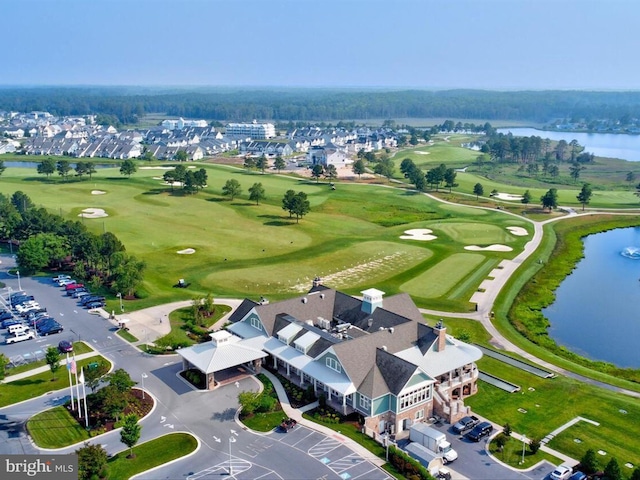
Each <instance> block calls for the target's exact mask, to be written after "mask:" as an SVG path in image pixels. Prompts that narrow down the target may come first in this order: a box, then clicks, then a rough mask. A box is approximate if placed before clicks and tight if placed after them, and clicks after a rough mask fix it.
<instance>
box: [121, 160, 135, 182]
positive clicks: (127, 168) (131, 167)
mask: <svg viewBox="0 0 640 480" xmlns="http://www.w3.org/2000/svg"><path fill="white" fill-rule="evenodd" d="M137 170H138V168H137V167H136V164H135V162H134V161H133V160H131V159H129V158H127V159H126V160H124V161H123V162H122V165H121V166H120V174H121V175H126V176H127V177H128V178H131V175H133V174H134V173H136V171H137Z"/></svg>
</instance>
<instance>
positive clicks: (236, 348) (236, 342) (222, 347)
mask: <svg viewBox="0 0 640 480" xmlns="http://www.w3.org/2000/svg"><path fill="white" fill-rule="evenodd" d="M263 342H264V337H262V338H260V337H254V338H248V339H245V340H242V339H241V338H240V337H237V336H235V335H233V334H231V333H229V332H227V331H226V330H220V331H217V332H214V333H212V334H211V342H207V343H201V344H199V345H194V346H193V347H188V348H182V349H180V350H178V354H179V355H180V356H181V357H182V366H183V369H184V370H188V369H191V368H195V369H198V370H199V371H200V372H202V373H203V374H204V375H205V389H207V390H213V389H214V388H216V387H217V386H220V385H224V384H227V383H232V382H235V381H237V380H238V379H239V378H241V377H242V376H244V375H246V374H247V373H260V368H261V365H262V359H263V358H264V357H266V356H267V354H266V353H265V352H263V351H262V348H261V347H262V343H263Z"/></svg>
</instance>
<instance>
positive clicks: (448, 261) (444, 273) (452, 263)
mask: <svg viewBox="0 0 640 480" xmlns="http://www.w3.org/2000/svg"><path fill="white" fill-rule="evenodd" d="M485 258H486V257H485V256H484V255H482V254H479V253H455V254H453V255H451V256H450V257H448V258H445V259H444V260H442V261H441V262H440V263H438V264H436V265H434V266H433V267H431V268H430V269H429V270H427V271H426V272H423V273H422V274H420V275H418V276H417V277H415V278H414V279H412V280H409V281H408V282H405V283H403V284H402V285H400V289H401V290H402V291H404V292H407V293H408V294H410V295H415V296H417V297H424V298H437V297H441V296H443V295H444V294H446V293H447V292H448V291H449V290H451V289H452V288H453V287H455V286H456V285H457V284H458V282H460V281H461V280H462V279H463V278H464V277H465V276H467V275H468V274H469V273H471V272H472V271H473V269H474V268H476V267H477V266H478V265H480V264H481V263H482V262H483V261H484V259H485Z"/></svg>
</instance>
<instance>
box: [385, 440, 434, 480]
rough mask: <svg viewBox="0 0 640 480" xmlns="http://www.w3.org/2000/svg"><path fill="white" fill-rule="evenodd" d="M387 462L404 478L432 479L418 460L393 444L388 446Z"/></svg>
mask: <svg viewBox="0 0 640 480" xmlns="http://www.w3.org/2000/svg"><path fill="white" fill-rule="evenodd" d="M389 462H390V463H391V465H393V466H394V467H395V468H396V470H398V471H399V472H400V473H401V474H402V475H404V476H405V477H406V478H411V479H414V478H415V479H417V480H433V477H432V476H431V474H430V473H429V471H428V470H427V469H426V468H425V467H424V466H423V465H422V464H421V463H420V462H418V461H417V460H415V459H413V458H411V457H410V456H409V455H407V454H406V453H404V452H403V451H402V450H399V449H398V448H396V447H394V446H390V447H389Z"/></svg>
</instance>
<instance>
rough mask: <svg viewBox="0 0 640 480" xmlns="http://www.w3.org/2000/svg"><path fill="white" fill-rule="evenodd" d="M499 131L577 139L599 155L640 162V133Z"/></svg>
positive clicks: (567, 139)
mask: <svg viewBox="0 0 640 480" xmlns="http://www.w3.org/2000/svg"><path fill="white" fill-rule="evenodd" d="M497 131H498V132H499V133H504V134H506V133H509V132H511V133H512V134H513V135H515V136H517V137H530V136H532V135H535V136H537V137H541V138H549V139H551V140H556V141H559V140H565V141H566V142H567V143H569V142H571V140H577V141H578V143H579V144H580V145H582V146H584V147H585V151H587V152H590V153H593V154H594V155H595V156H597V157H605V158H621V159H623V160H629V161H632V162H640V135H627V134H623V133H620V134H615V133H580V132H547V131H544V130H536V129H535V128H498V129H497Z"/></svg>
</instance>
